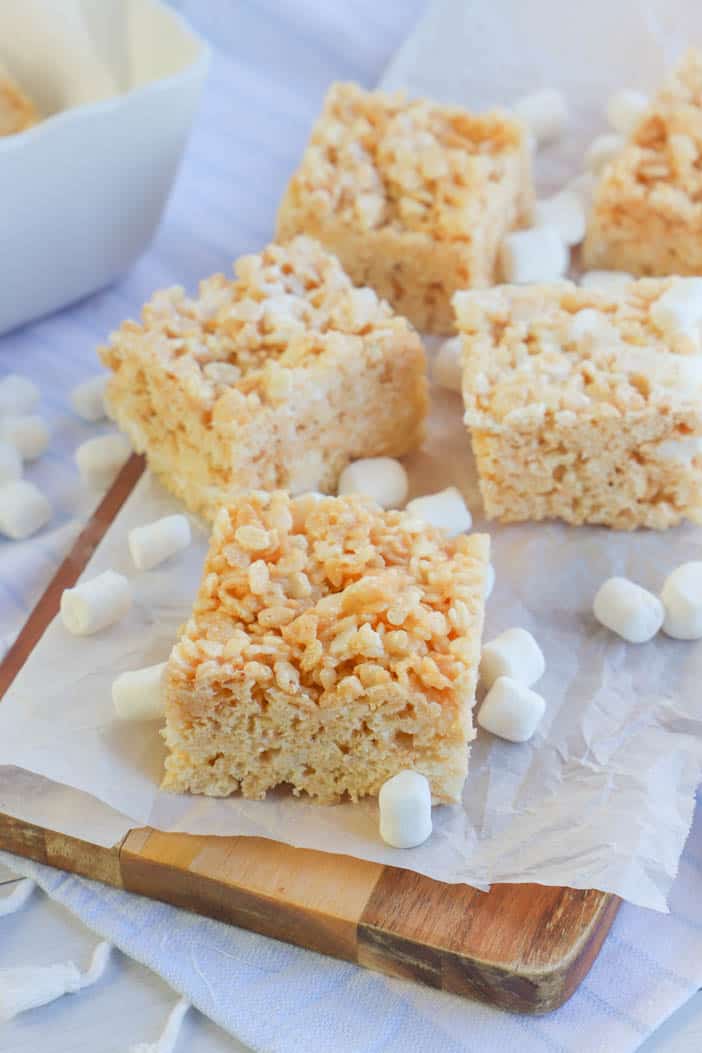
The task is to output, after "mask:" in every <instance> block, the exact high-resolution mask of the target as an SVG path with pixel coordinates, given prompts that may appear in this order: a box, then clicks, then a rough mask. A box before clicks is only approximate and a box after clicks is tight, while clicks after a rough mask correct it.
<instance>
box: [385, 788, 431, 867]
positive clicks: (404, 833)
mask: <svg viewBox="0 0 702 1053" xmlns="http://www.w3.org/2000/svg"><path fill="white" fill-rule="evenodd" d="M378 807H379V810H380V836H381V837H382V839H383V841H385V843H386V844H388V845H391V846H392V847H393V848H416V847H417V845H421V844H423V843H424V842H425V841H426V839H427V838H428V837H429V836H430V835H431V789H430V787H429V782H428V780H427V778H426V776H424V775H421V774H420V773H419V772H418V771H401V772H398V773H397V775H393V777H392V779H388V781H387V782H385V783H383V785H382V786H381V787H380V793H379V794H378Z"/></svg>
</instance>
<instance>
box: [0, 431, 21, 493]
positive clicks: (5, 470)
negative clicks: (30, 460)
mask: <svg viewBox="0 0 702 1053" xmlns="http://www.w3.org/2000/svg"><path fill="white" fill-rule="evenodd" d="M21 478H22V458H21V457H20V455H19V453H18V452H17V447H16V446H14V445H13V444H12V443H11V442H5V440H4V439H0V486H2V484H3V483H14V482H15V480H17V479H21Z"/></svg>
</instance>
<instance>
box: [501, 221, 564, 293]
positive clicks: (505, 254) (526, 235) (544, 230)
mask: <svg viewBox="0 0 702 1053" xmlns="http://www.w3.org/2000/svg"><path fill="white" fill-rule="evenodd" d="M569 260H570V256H569V253H568V249H567V248H566V246H565V245H564V244H563V239H562V238H561V235H560V234H559V232H558V231H557V230H556V228H555V227H553V226H547V227H532V229H531V230H515V231H513V232H512V233H511V234H507V235H506V237H505V238H504V239H503V241H502V244H501V245H500V269H501V271H502V277H503V278H504V280H505V281H506V282H511V283H513V284H516V285H521V284H524V283H527V282H549V281H557V280H558V279H559V278H562V277H563V275H564V274H565V272H566V271H567V269H568V263H569Z"/></svg>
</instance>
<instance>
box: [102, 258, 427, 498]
mask: <svg viewBox="0 0 702 1053" xmlns="http://www.w3.org/2000/svg"><path fill="white" fill-rule="evenodd" d="M235 272H236V278H235V279H234V280H233V281H232V280H229V279H227V278H225V277H224V276H223V275H221V274H220V275H215V276H214V277H212V278H208V279H207V280H206V281H204V282H202V284H201V286H200V291H199V295H198V296H197V298H195V299H191V298H189V297H188V296H186V295H185V293H184V291H183V290H182V289H178V288H176V289H168V290H166V291H165V292H160V293H157V294H156V296H155V297H154V298H153V300H152V301H151V302H150V303H149V304H147V305H146V307H145V308H144V311H143V321H142V324H141V325H138V324H137V323H135V322H125V323H124V325H122V327H121V328H120V329H119V330H118V331H117V332H116V333H114V334H113V336H112V338H111V342H110V344H109V345H108V346H107V347H103V348H101V349H100V352H99V354H100V357H101V359H102V361H103V362H104V364H105V365H106V366H107V367H108V368H109V369H111V370H112V372H113V375H112V377H111V379H110V381H109V383H108V386H107V394H106V401H107V405H108V407H109V410H110V414H111V415H112V416H113V417H114V418H115V420H116V421H117V423H118V424H119V425H120V427H121V428H122V429H123V430H124V431H125V432H126V433H127V434H128V435H129V437H130V439H131V440H132V443H133V445H134V447H135V449H136V450H138V451H139V452H144V453H146V456H147V458H148V463H149V466H150V468H151V469H152V470H153V471H154V472H155V473H156V474H157V475H158V476H159V477H160V478H161V480H162V481H163V483H164V484H165V485H166V486H167V487H168V489H170V490H171V491H172V492H173V493H174V494H176V495H177V496H178V497H180V498H182V499H183V501H184V502H185V503H186V505H188V507H189V508H191V509H193V510H194V511H196V512H201V513H203V514H204V515H205V516H207V517H208V518H212V517H213V516H214V513H215V512H216V510H217V508H218V507H219V505H220V504H222V503H223V502H224V501H226V500H228V499H230V498H231V497H232V496H233V495H234V494H236V493H237V492H239V491H242V490H246V489H264V490H275V489H277V488H284V489H288V490H291V491H292V492H293V493H296V492H297V493H300V492H303V491H305V490H322V491H327V490H331V489H334V488H335V486H336V482H337V478H338V476H339V473H340V472H341V471H342V469H343V468H344V467H345V466H346V465H347V464H348V462H349V461H351V460H354V459H355V458H359V457H374V456H380V455H387V456H390V457H399V456H401V455H402V454H405V453H407V452H408V451H409V450H411V449H413V448H414V447H415V446H417V445H419V443H420V442H421V440H422V437H423V433H424V420H425V416H426V411H427V391H426V388H427V383H426V377H425V358H424V351H423V348H422V344H421V341H420V340H419V337H418V336H417V335H416V333H414V331H413V330H412V328H411V327H410V326H409V324H408V323H407V321H406V320H405V319H404V318H400V317H398V316H397V315H395V314H393V312H392V310H391V308H390V307H389V306H388V304H387V303H384V302H383V301H381V300H379V299H378V297H377V296H376V294H375V293H374V292H373V290H372V289H356V288H354V286H353V285H352V283H351V280H350V279H349V278H348V276H347V275H346V274H345V273H344V271H343V270H342V268H341V266H340V264H339V262H338V260H336V259H335V258H334V257H333V256H331V255H330V254H329V253H327V252H325V251H324V250H323V249H322V248H321V246H319V245H318V244H317V243H316V242H314V241H313V240H312V239H310V238H305V237H301V238H296V239H295V240H294V241H292V242H291V243H290V244H288V245H286V246H280V245H270V246H269V247H268V248H267V249H265V250H264V251H263V252H261V253H259V254H257V255H255V256H244V257H242V258H241V259H240V260H239V261H238V262H237V263H236V265H235Z"/></svg>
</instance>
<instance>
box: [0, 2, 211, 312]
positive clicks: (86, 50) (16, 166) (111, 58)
mask: <svg viewBox="0 0 702 1053" xmlns="http://www.w3.org/2000/svg"><path fill="white" fill-rule="evenodd" d="M42 2H44V0H18V2H17V3H14V0H9V4H8V5H7V6H5V3H4V2H3V4H0V59H4V61H5V63H6V65H7V67H8V68H9V69H10V71H11V72H12V73H14V74H15V76H16V77H17V79H18V80H19V81H20V83H21V85H22V86H23V87H24V88H25V90H26V91H27V93H28V94H29V95H30V96H31V97H32V98H34V99H35V101H36V102H37V103H38V105H39V107H40V109H41V110H42V112H43V113H51V111H52V109H57V110H58V112H54V113H52V115H51V116H49V117H47V118H46V119H45V120H43V121H42V122H41V123H39V124H37V125H36V126H35V127H33V128H30V129H29V130H28V131H26V132H23V133H21V134H19V135H13V136H6V137H3V138H0V211H1V212H2V221H1V223H0V261H1V271H2V274H1V276H0V333H2V332H6V331H7V330H9V329H12V328H14V327H15V326H18V325H21V324H22V323H24V322H28V321H30V320H31V319H34V318H38V317H40V316H41V315H44V314H47V313H48V312H50V311H54V310H56V309H57V308H59V307H63V306H65V305H66V304H69V303H72V302H73V301H75V300H78V299H80V298H81V297H83V296H86V295H87V294H88V293H91V292H94V291H95V290H96V289H99V288H101V287H103V286H105V285H108V284H109V283H110V282H111V281H113V280H114V279H115V278H116V277H118V275H120V274H122V273H123V272H124V271H125V270H127V268H129V267H130V266H131V264H132V263H133V262H134V261H135V260H136V258H137V257H138V256H139V255H140V254H141V253H142V252H143V251H144V249H145V248H146V246H147V245H148V244H149V242H150V240H151V238H152V236H153V234H154V232H155V230H156V227H157V226H158V222H159V219H160V217H161V213H162V211H163V208H164V205H165V204H166V201H167V199H168V195H169V192H170V190H171V187H172V185H173V181H174V178H175V175H176V171H177V168H178V163H179V161H180V159H181V156H182V153H183V149H184V147H185V143H186V140H187V137H188V133H189V131H190V127H191V124H192V120H193V115H194V112H195V109H196V106H197V103H198V100H199V97H200V94H201V89H202V86H203V82H204V79H205V77H206V74H207V68H208V64H209V52H208V49H207V47H206V45H205V44H204V43H203V42H202V41H201V40H200V39H199V38H198V37H197V36H196V35H195V34H194V33H193V32H192V31H191V29H190V28H189V27H188V26H187V25H186V23H185V22H184V21H183V20H182V18H180V16H178V15H176V14H175V13H174V12H173V11H172V10H171V9H169V8H168V7H166V6H165V5H164V4H162V3H160V2H159V0H129V3H124V2H123V0H117V3H115V2H112V0H103V5H104V6H102V7H101V6H99V5H95V4H93V5H91V7H90V21H89V22H88V23H87V25H86V24H83V23H81V25H80V26H78V23H77V21H76V20H75V19H74V22H71V21H70V19H69V21H68V22H66V21H65V20H64V21H62V23H61V25H60V26H58V24H57V25H53V26H52V25H51V22H50V19H44V18H39V17H37V14H38V12H37V7H38V6H40V5H41V4H42ZM73 7H74V13H76V12H77V13H78V14H80V12H79V11H78V9H77V8H76V7H75V0H74V3H73ZM13 8H14V10H13ZM53 10H54V12H55V11H56V7H55V6H54V7H53ZM64 10H65V9H64ZM96 11H97V12H98V14H97V16H96ZM20 12H21V14H20ZM62 17H63V16H62ZM59 29H60V30H61V33H62V34H63V37H62V39H60V40H59V44H58V46H57V45H56V40H57V38H58V30H59ZM77 30H78V32H77ZM3 37H4V40H3ZM7 41H12V43H13V45H14V47H15V51H16V54H14V55H12V54H10V55H9V56H8V54H7V47H6V46H5V44H6V42H7ZM50 42H51V44H52V47H51V48H49V43H50ZM50 55H51V56H52V58H51V59H49V56H50ZM57 56H58V58H57ZM81 63H84V64H85V68H84V69H83V70H81ZM69 82H70V83H69ZM91 92H92V95H91ZM84 97H85V98H87V100H88V101H83V98H84ZM91 97H92V99H93V100H94V101H90V99H91ZM66 105H68V108H63V106H66Z"/></svg>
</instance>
